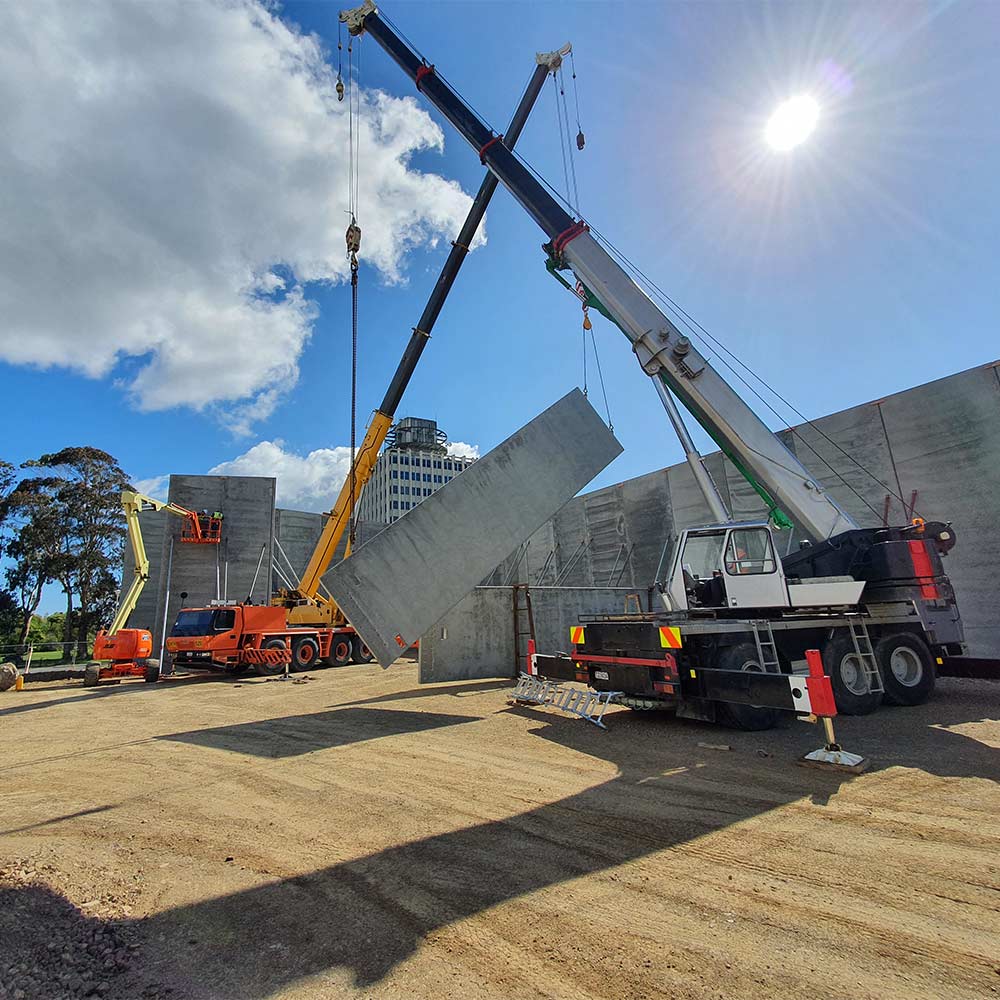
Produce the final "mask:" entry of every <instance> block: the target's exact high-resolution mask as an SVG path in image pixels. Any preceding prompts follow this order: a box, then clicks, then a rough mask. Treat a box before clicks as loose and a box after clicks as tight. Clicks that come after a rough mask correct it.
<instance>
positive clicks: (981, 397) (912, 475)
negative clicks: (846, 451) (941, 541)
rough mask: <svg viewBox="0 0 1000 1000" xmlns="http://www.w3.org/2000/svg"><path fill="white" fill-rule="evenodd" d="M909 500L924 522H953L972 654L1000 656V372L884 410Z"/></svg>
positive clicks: (916, 392) (952, 558)
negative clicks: (999, 574)
mask: <svg viewBox="0 0 1000 1000" xmlns="http://www.w3.org/2000/svg"><path fill="white" fill-rule="evenodd" d="M882 413H883V416H884V417H885V423H886V428H887V430H888V433H889V441H890V443H891V445H892V452H893V455H894V457H895V461H896V470H897V472H898V473H899V479H900V484H901V485H902V489H903V495H904V497H906V498H907V499H909V497H910V494H911V492H912V491H913V490H916V491H917V501H916V511H917V514H918V515H920V516H923V517H925V518H927V519H931V518H933V519H936V520H942V521H951V522H952V523H953V524H954V526H955V536H956V542H955V547H954V549H952V551H951V552H950V553H949V554H948V555H947V556H946V557H945V560H944V568H945V572H947V573H948V576H949V577H950V578H951V581H952V583H953V584H954V586H955V592H956V595H957V597H958V607H959V610H960V611H961V613H962V619H963V621H964V622H965V632H966V638H967V641H968V644H969V653H970V655H973V656H988V657H995V656H1000V601H998V599H997V567H998V566H1000V533H998V531H997V521H998V513H1000V511H998V506H1000V505H998V498H1000V370H998V369H997V368H996V367H994V366H988V367H985V368H979V369H973V370H971V371H966V372H962V373H960V374H958V375H953V376H951V377H950V378H946V379H941V380H940V381H937V382H931V383H930V384H928V385H923V386H920V387H919V388H917V389H912V390H910V391H909V392H903V393H899V394H897V395H895V396H890V397H889V398H888V399H885V400H884V401H883V402H882Z"/></svg>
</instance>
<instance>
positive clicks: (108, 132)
mask: <svg viewBox="0 0 1000 1000" xmlns="http://www.w3.org/2000/svg"><path fill="white" fill-rule="evenodd" d="M331 10H333V8H331ZM369 45H370V43H369ZM333 83H334V78H333V76H332V75H331V72H330V69H329V67H328V66H327V64H326V62H325V61H324V57H323V52H322V51H321V48H320V45H319V43H318V42H317V40H316V39H315V38H314V37H309V36H303V35H302V34H300V33H299V32H298V31H297V30H296V29H295V28H294V27H292V26H290V25H288V24H286V23H284V22H282V21H281V20H280V19H279V18H278V17H276V16H275V14H274V13H273V12H272V9H271V8H270V6H269V5H265V4H262V3H258V2H256V0H226V2H223V0H217V2H202V3H180V2H177V0H162V2H157V3H136V2H114V0H93V2H90V3H88V4H87V5H86V7H85V13H81V8H80V6H79V5H78V4H71V3H70V4H67V3H65V2H63V0H35V2H32V3H21V4H17V3H12V4H4V5H0V93H3V94H4V99H3V101H2V102H0V134H2V135H3V137H4V156H3V157H2V159H0V205H2V207H3V227H2V230H0V315H2V317H3V322H2V324H0V359H2V360H6V361H8V362H12V363H14V364H32V365H38V366H42V367H48V366H61V367H66V368H70V369H73V370H76V371H79V372H82V373H84V374H86V375H89V376H91V377H95V378H99V377H106V376H108V375H109V374H111V373H114V374H115V375H116V376H117V382H118V385H119V386H120V387H121V388H122V390H123V391H124V392H126V393H127V394H128V395H129V396H130V397H131V398H132V399H133V400H134V402H135V404H136V405H137V406H138V407H139V408H140V409H144V410H160V409H165V408H168V407H173V406H190V407H194V408H196V409H201V408H204V407H206V406H208V407H213V408H217V409H220V410H221V411H222V414H221V415H224V416H225V418H226V420H227V422H229V423H230V424H231V426H232V428H233V429H234V430H235V431H236V432H238V433H246V432H248V431H249V429H250V427H251V425H252V424H253V423H254V422H255V421H259V420H261V419H265V418H266V417H267V416H268V415H269V414H270V413H271V412H272V411H273V409H274V407H275V406H276V405H277V403H278V402H279V400H280V397H281V395H282V394H283V393H285V392H287V391H288V390H289V389H290V388H291V387H292V386H294V385H295V383H296V381H297V379H298V361H299V358H300V356H301V353H302V350H303V347H304V345H305V343H306V341H307V340H308V338H309V335H310V332H311V329H312V324H313V321H314V320H315V318H316V306H315V304H314V303H313V302H311V301H310V299H309V298H308V295H307V292H306V290H305V288H306V287H307V286H308V283H310V282H337V281H341V280H343V279H344V277H345V275H346V273H347V261H346V258H345V248H344V237H343V232H344V229H345V226H346V222H347V218H346V216H345V214H344V210H345V209H346V207H347V204H348V193H347V174H348V170H347V151H348V140H347V132H348V119H347V108H348V102H347V101H344V102H343V103H340V102H338V101H337V99H336V95H335V93H334V90H333ZM363 121H364V123H363V127H362V135H361V161H362V170H363V173H362V184H361V191H360V209H359V222H360V224H361V226H362V228H363V231H364V238H363V243H362V256H363V259H364V260H365V261H366V262H367V263H368V264H371V265H373V266H374V267H376V268H377V269H378V270H379V271H380V272H381V275H382V277H383V279H384V280H386V281H388V282H396V281H399V280H401V276H402V266H403V259H404V257H405V255H406V253H407V251H408V250H409V249H410V248H412V247H414V246H417V245H428V244H433V243H435V242H436V241H437V240H438V239H440V237H442V236H444V237H447V238H450V237H451V236H452V235H453V234H454V233H455V232H456V231H457V229H458V227H459V225H460V223H461V220H462V219H463V218H464V216H465V213H466V211H467V210H468V207H469V204H470V200H469V198H468V197H467V196H466V195H465V194H464V193H463V192H462V191H461V189H460V188H459V187H458V186H457V185H456V184H454V183H452V182H450V181H447V180H445V179H443V178H441V177H439V176H436V175H433V174H428V173H421V172H419V171H417V170H415V169H413V168H411V167H410V165H409V159H410V157H411V155H412V154H413V153H414V152H416V151H418V150H427V149H440V148H442V145H443V136H442V133H441V131H440V129H439V128H438V127H437V125H435V124H434V122H433V121H432V120H431V119H430V117H429V116H428V115H427V114H426V113H425V112H424V111H423V110H421V109H420V108H419V106H418V104H417V103H416V101H415V100H414V99H413V98H410V97H407V98H402V99H399V98H393V97H390V96H388V95H386V94H384V93H381V92H367V93H366V94H365V96H364V109H363Z"/></svg>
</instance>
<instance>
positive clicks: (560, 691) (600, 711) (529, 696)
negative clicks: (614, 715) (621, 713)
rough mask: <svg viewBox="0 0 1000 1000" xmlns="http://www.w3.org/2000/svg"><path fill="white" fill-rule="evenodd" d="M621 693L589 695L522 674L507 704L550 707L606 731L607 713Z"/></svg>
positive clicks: (587, 692) (589, 693)
mask: <svg viewBox="0 0 1000 1000" xmlns="http://www.w3.org/2000/svg"><path fill="white" fill-rule="evenodd" d="M621 693H622V692H621V691H587V690H585V689H583V688H575V687H563V686H562V685H561V684H557V683H556V682H555V681H549V680H546V679H545V678H544V677H532V676H531V675H530V674H525V673H522V674H521V675H520V676H519V677H518V679H517V686H516V687H515V688H514V691H513V693H512V694H511V696H510V698H509V699H508V702H509V703H510V704H513V703H515V702H530V703H531V704H534V705H547V706H549V707H550V708H558V709H559V710H560V711H562V712H569V713H570V714H571V715H578V716H580V718H581V719H586V720H587V722H593V723H594V725H595V726H600V727H601V729H607V728H608V727H607V726H605V725H604V722H603V719H604V713H605V712H606V711H607V710H608V705H613V704H614V702H615V700H616V699H617V698H618V696H619V695H620V694H621Z"/></svg>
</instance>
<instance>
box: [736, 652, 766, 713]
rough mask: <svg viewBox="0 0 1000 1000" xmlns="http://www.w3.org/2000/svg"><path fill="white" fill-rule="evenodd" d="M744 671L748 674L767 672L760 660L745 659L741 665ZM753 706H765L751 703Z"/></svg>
mask: <svg viewBox="0 0 1000 1000" xmlns="http://www.w3.org/2000/svg"><path fill="white" fill-rule="evenodd" d="M740 670H742V671H743V672H744V673H748V674H763V673H766V671H765V670H764V668H763V666H761V664H760V661H759V660H744V661H743V665H742V666H741V667H740ZM750 707H751V708H761V709H762V708H764V706H763V705H751V706H750Z"/></svg>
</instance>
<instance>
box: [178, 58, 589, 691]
mask: <svg viewBox="0 0 1000 1000" xmlns="http://www.w3.org/2000/svg"><path fill="white" fill-rule="evenodd" d="M569 52H570V46H569V45H568V44H567V45H564V46H563V47H562V48H561V49H557V50H555V51H553V52H547V53H538V54H537V55H536V57H535V69H534V72H533V73H532V75H531V78H530V80H529V81H528V85H527V87H526V88H525V90H524V93H523V95H522V96H521V100H520V102H519V104H518V106H517V109H516V110H515V112H514V116H513V117H512V118H511V121H510V125H509V126H508V127H507V132H506V142H507V145H508V147H509V148H513V146H514V144H515V143H516V142H517V139H518V136H519V135H520V134H521V131H522V129H523V128H524V125H525V123H526V122H527V120H528V115H529V113H530V112H531V109H532V107H533V106H534V104H535V101H536V100H537V98H538V95H539V94H540V93H541V91H542V88H543V86H544V84H545V80H546V78H547V77H548V75H549V74H550V73H555V72H556V71H557V70H558V69H559V67H560V66H561V65H562V60H563V58H564V57H565V56H567V55H568V54H569ZM496 188H497V179H496V177H494V175H493V174H492V173H487V174H486V177H485V178H484V179H483V182H482V184H481V185H480V187H479V191H478V192H477V194H476V196H475V198H474V199H473V202H472V207H471V208H470V210H469V214H468V216H467V217H466V220H465V223H464V224H463V226H462V228H461V230H460V232H459V234H458V237H457V238H456V239H455V241H454V242H453V243H452V249H451V252H450V253H449V254H448V257H447V259H446V261H445V263H444V266H443V267H442V269H441V273H440V275H439V276H438V279H437V282H436V283H435V285H434V288H433V290H432V292H431V295H430V297H429V298H428V301H427V304H426V306H425V307H424V311H423V313H422V314H421V316H420V319H419V321H418V323H417V325H416V326H415V327H414V328H413V331H412V334H411V336H410V339H409V341H408V343H407V345H406V348H405V350H404V352H403V356H402V358H401V359H400V362H399V365H398V366H397V368H396V372H395V374H394V375H393V377H392V380H391V382H390V384H389V388H388V389H387V390H386V393H385V396H384V398H383V399H382V402H381V404H380V405H379V407H378V409H377V410H376V411H375V413H374V415H373V416H372V418H371V421H370V422H369V425H368V429H367V431H366V433H365V437H364V439H363V441H362V442H361V446H360V448H359V449H358V453H357V456H356V459H355V461H354V463H353V467H352V468H351V470H350V472H349V473H348V476H347V479H346V480H345V482H344V485H343V486H342V488H341V490H340V494H339V495H338V497H337V500H336V503H334V505H333V508H332V509H331V510H330V512H329V513H328V514H327V515H326V522H325V523H324V525H323V530H322V532H321V534H320V537H319V540H318V541H317V543H316V546H315V548H314V549H313V552H312V555H311V556H310V558H309V562H308V564H307V565H306V568H305V570H304V572H303V573H302V576H301V577H300V579H299V581H298V585H297V586H296V587H295V588H294V589H285V590H278V591H277V592H276V593H275V595H274V597H273V598H272V601H271V607H260V606H252V605H248V604H237V605H231V606H226V607H214V608H184V609H182V610H181V612H180V614H179V615H178V618H177V621H176V623H175V625H174V627H173V629H172V631H171V634H170V636H169V638H168V639H167V649H168V650H169V651H170V653H171V655H172V657H173V661H174V663H175V664H178V665H183V666H186V667H196V668H198V667H200V668H208V669H212V668H218V667H226V668H229V669H239V668H241V667H244V666H253V667H254V668H255V670H256V671H257V672H258V673H262V674H274V673H280V672H281V671H282V670H284V668H285V664H286V663H289V662H290V664H291V667H292V669H294V670H308V669H310V668H311V667H312V666H313V665H314V664H315V663H316V662H317V661H322V662H325V663H326V664H328V665H330V666H344V665H345V664H347V663H350V662H352V661H354V662H358V663H367V662H370V661H371V659H372V654H371V652H370V651H369V650H368V647H367V646H366V645H365V644H364V642H363V641H362V639H361V637H360V636H359V635H358V634H357V633H356V632H355V631H354V629H353V628H352V627H351V624H350V622H348V621H347V620H346V618H345V617H344V614H343V612H342V611H341V609H340V607H339V606H338V605H337V603H336V601H334V600H333V599H332V598H331V597H328V596H326V595H325V594H323V593H322V592H321V588H322V579H323V574H324V573H326V571H327V570H328V569H329V568H330V564H331V562H332V561H333V559H334V556H335V554H336V551H337V548H338V546H339V545H340V542H341V541H342V539H343V537H344V532H345V531H346V530H347V528H348V525H349V524H350V519H351V517H352V514H353V509H352V502H353V501H354V500H355V499H356V498H358V497H360V496H361V491H362V489H363V488H364V486H365V484H366V483H367V482H368V480H369V479H370V478H371V474H372V471H373V470H374V468H375V463H376V461H377V460H378V455H379V450H380V449H381V447H382V445H383V443H384V442H385V439H386V435H387V434H388V433H389V430H390V428H391V427H392V422H393V417H394V416H395V413H396V409H397V407H398V406H399V403H400V400H401V399H402V397H403V393H404V392H405V391H406V387H407V386H408V385H409V382H410V379H411V378H412V376H413V372H414V371H415V369H416V367H417V363H418V362H419V360H420V356H421V354H422V353H423V351H424V348H425V347H426V346H427V342H428V340H429V339H430V336H431V331H432V330H433V329H434V324H435V323H436V322H437V319H438V316H439V315H440V313H441V309H442V307H443V306H444V303H445V300H446V299H447V297H448V293H449V292H450V291H451V288H452V285H453V284H454V283H455V279H456V278H457V277H458V273H459V271H460V270H461V267H462V264H463V263H464V261H465V258H466V256H467V254H468V253H469V248H470V247H471V245H472V241H473V239H474V238H475V235H476V231H477V230H478V229H479V225H480V223H481V222H482V220H483V216H484V215H485V214H486V208H487V206H488V205H489V203H490V199H491V198H492V197H493V193H494V191H496ZM348 554H349V550H348Z"/></svg>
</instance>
